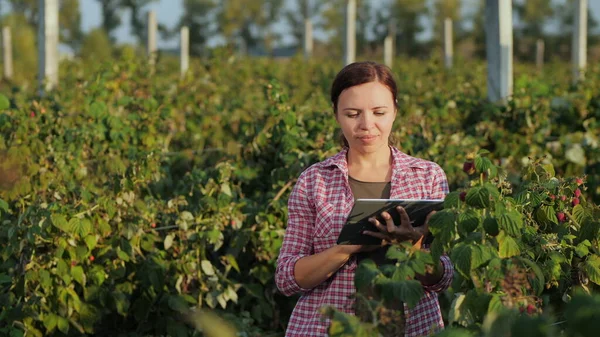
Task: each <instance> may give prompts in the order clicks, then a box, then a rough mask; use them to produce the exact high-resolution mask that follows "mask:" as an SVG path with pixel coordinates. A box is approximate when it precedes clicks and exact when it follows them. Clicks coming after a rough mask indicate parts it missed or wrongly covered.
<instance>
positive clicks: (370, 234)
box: [363, 231, 390, 240]
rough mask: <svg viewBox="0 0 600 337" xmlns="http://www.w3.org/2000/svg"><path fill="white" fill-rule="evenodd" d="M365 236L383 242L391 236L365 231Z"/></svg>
mask: <svg viewBox="0 0 600 337" xmlns="http://www.w3.org/2000/svg"><path fill="white" fill-rule="evenodd" d="M363 234H365V235H369V236H372V237H375V238H378V239H382V240H389V239H390V238H389V236H388V235H386V234H383V233H380V232H371V231H363Z"/></svg>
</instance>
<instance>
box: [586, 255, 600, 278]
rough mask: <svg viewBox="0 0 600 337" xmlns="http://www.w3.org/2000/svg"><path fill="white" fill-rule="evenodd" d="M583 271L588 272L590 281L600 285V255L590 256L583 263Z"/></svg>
mask: <svg viewBox="0 0 600 337" xmlns="http://www.w3.org/2000/svg"><path fill="white" fill-rule="evenodd" d="M583 271H584V272H585V273H586V274H587V276H588V278H589V279H590V281H592V282H594V283H596V284H597V285H600V256H598V255H590V256H588V258H587V259H586V260H585V263H584V265H583Z"/></svg>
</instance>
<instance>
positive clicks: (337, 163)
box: [322, 146, 426, 175]
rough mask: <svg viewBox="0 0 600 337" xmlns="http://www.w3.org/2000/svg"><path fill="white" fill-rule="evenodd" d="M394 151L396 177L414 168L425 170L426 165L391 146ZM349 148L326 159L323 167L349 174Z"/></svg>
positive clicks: (393, 161) (393, 168)
mask: <svg viewBox="0 0 600 337" xmlns="http://www.w3.org/2000/svg"><path fill="white" fill-rule="evenodd" d="M390 148H391V150H392V171H393V174H394V175H397V174H400V173H401V172H402V171H407V170H410V169H413V168H418V169H424V168H426V167H425V163H424V162H423V160H420V159H418V158H415V157H411V156H409V155H407V154H406V153H404V152H402V151H400V150H398V149H397V148H395V147H394V146H390ZM347 154H348V148H347V147H344V148H343V149H342V151H340V152H338V153H337V154H336V155H334V156H332V157H329V158H327V159H325V160H324V161H323V163H322V165H323V167H337V168H338V169H339V170H341V171H342V172H343V173H344V174H346V175H347V174H348V159H347V158H346V155H347Z"/></svg>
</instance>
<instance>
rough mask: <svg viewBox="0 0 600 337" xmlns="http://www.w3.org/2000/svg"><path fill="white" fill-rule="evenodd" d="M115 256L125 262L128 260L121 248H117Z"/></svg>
mask: <svg viewBox="0 0 600 337" xmlns="http://www.w3.org/2000/svg"><path fill="white" fill-rule="evenodd" d="M117 256H118V257H119V258H120V259H121V260H123V261H125V262H128V261H129V260H130V258H129V255H128V254H127V253H126V252H124V251H123V250H121V248H118V249H117Z"/></svg>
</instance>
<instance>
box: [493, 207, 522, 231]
mask: <svg viewBox="0 0 600 337" xmlns="http://www.w3.org/2000/svg"><path fill="white" fill-rule="evenodd" d="M496 220H497V221H498V226H499V227H500V229H502V230H504V231H506V233H507V234H508V235H511V236H514V237H517V236H520V235H521V228H523V218H522V216H521V213H519V212H517V211H515V210H511V211H508V212H506V213H504V214H501V215H500V216H499V217H496Z"/></svg>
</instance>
